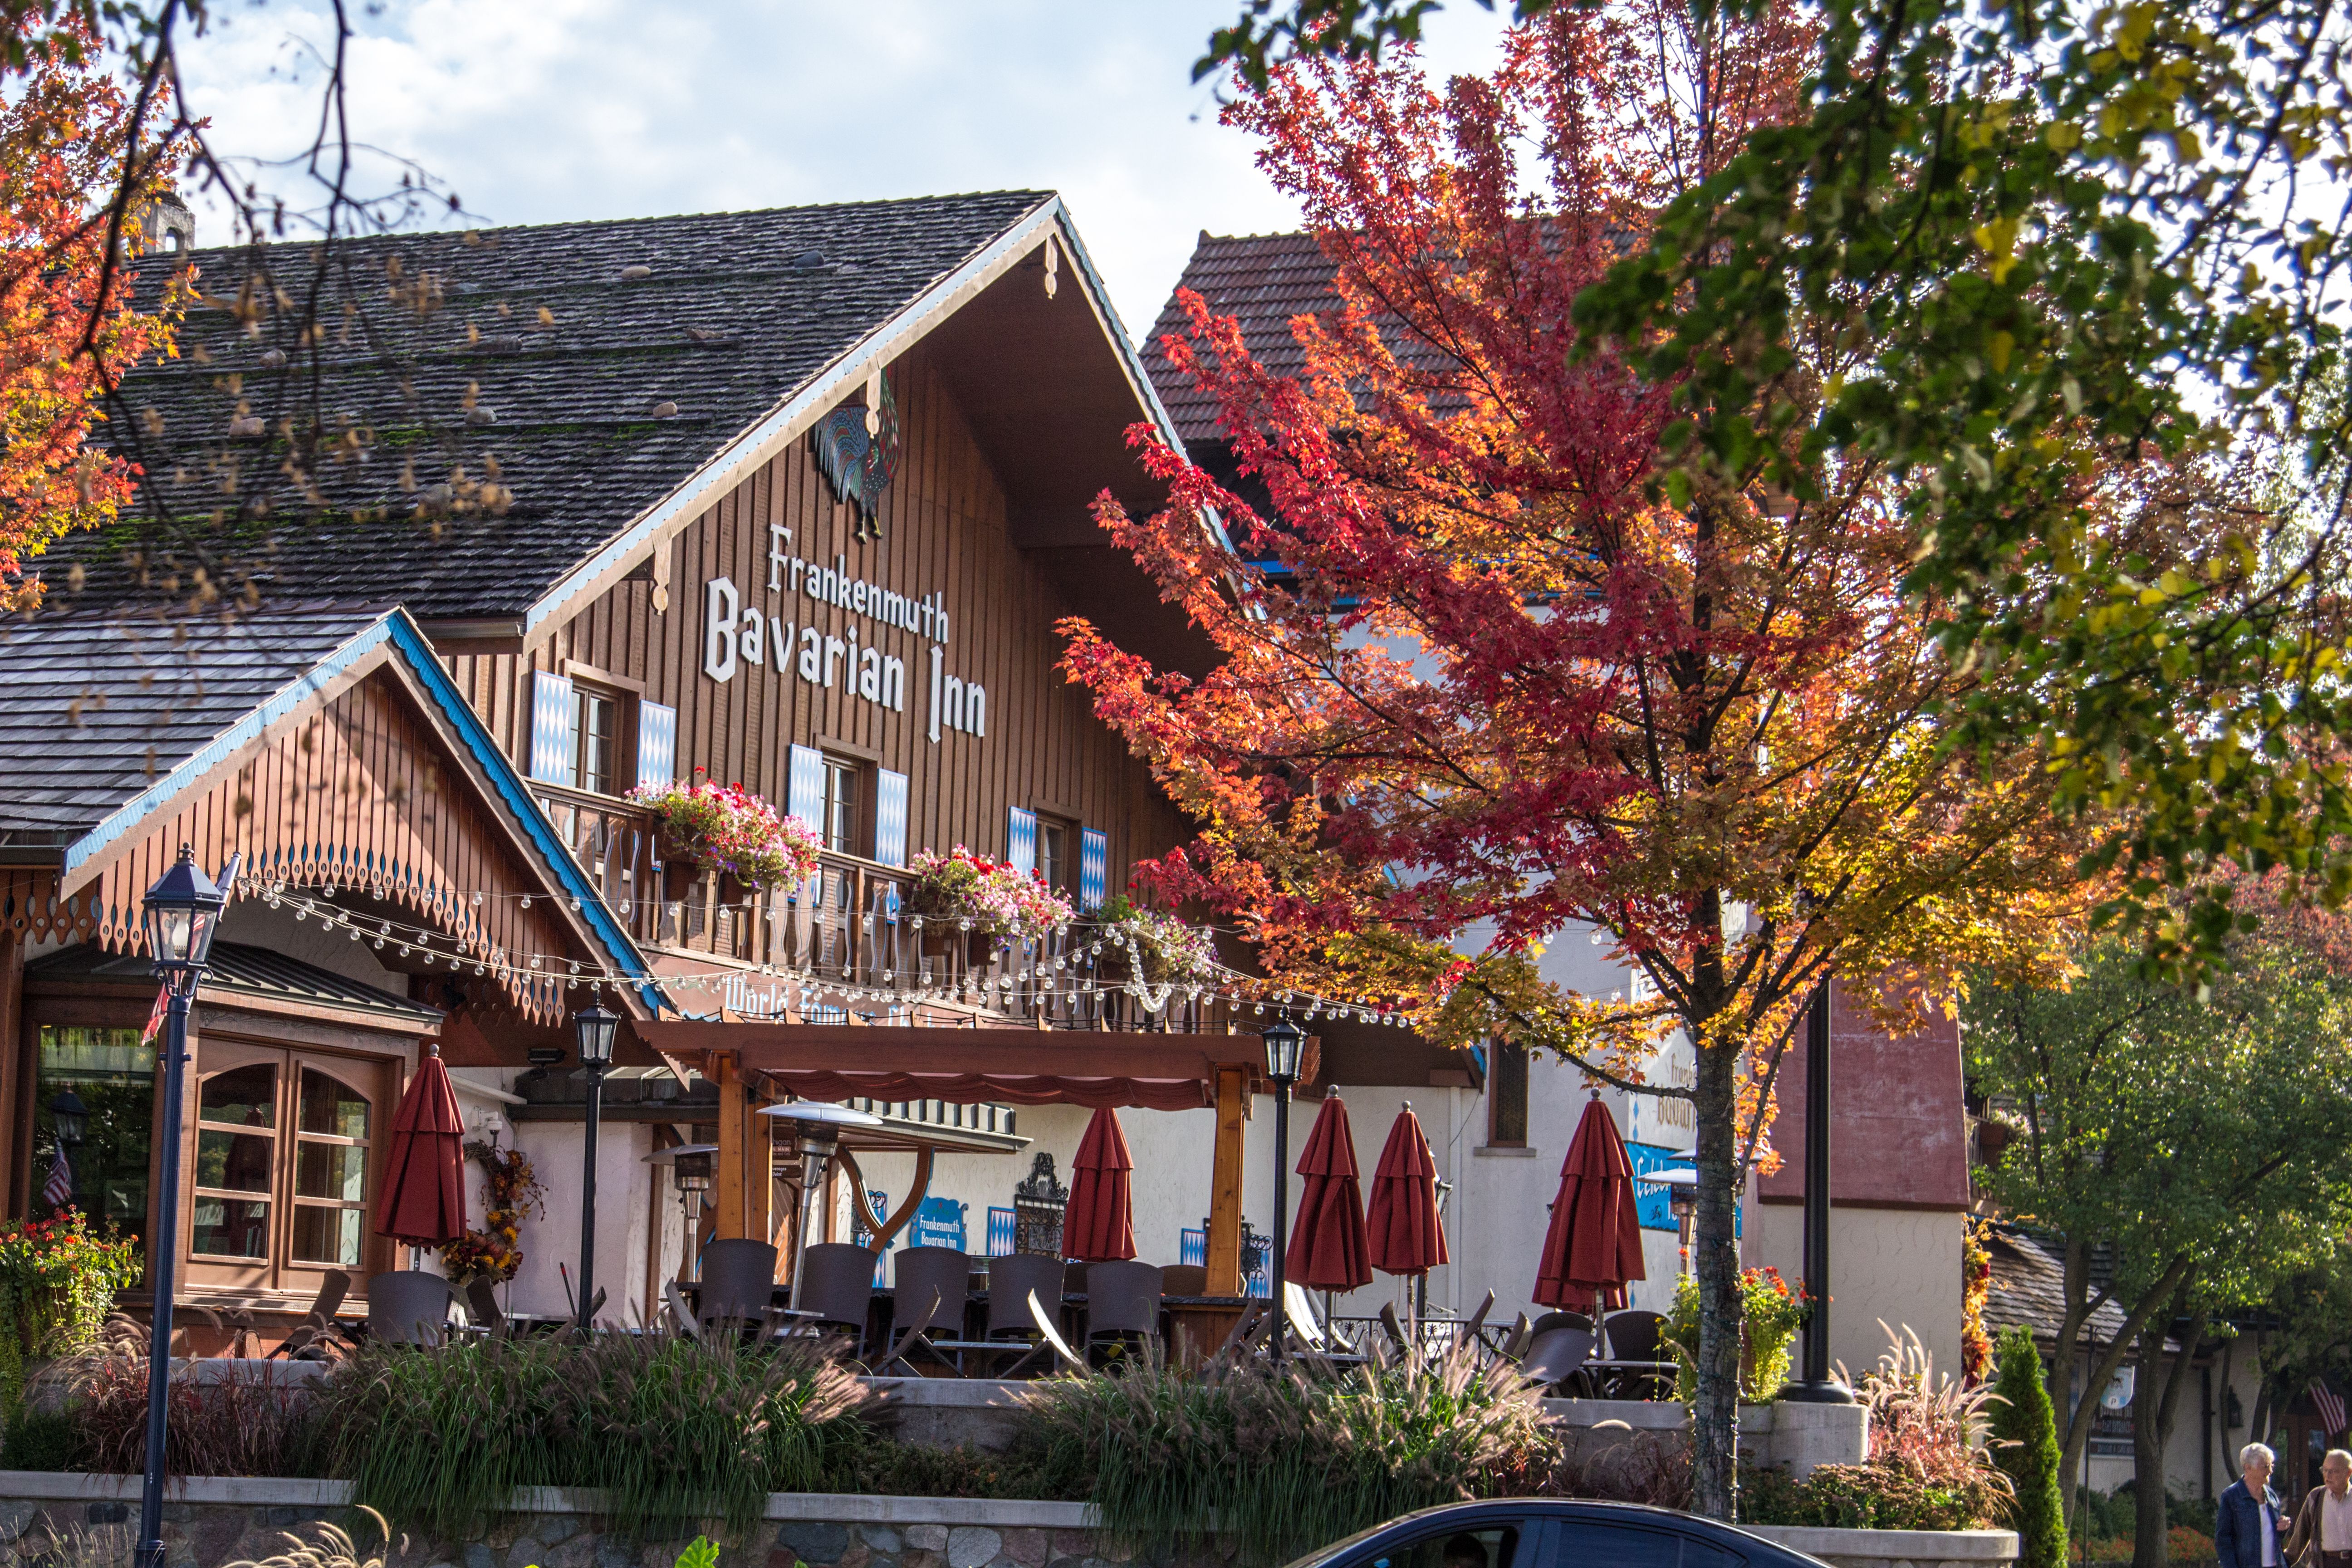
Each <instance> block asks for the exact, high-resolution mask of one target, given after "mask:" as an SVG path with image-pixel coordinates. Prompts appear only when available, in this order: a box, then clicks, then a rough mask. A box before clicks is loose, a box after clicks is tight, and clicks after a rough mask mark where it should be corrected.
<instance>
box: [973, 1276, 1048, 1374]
mask: <svg viewBox="0 0 2352 1568" xmlns="http://www.w3.org/2000/svg"><path fill="white" fill-rule="evenodd" d="M1061 1290H1062V1260H1061V1259H1060V1258H1046V1257H1045V1256H1043V1255H1041V1254H1038V1253H1034V1252H1016V1253H1014V1254H1013V1256H1011V1257H1009V1258H992V1259H991V1260H990V1262H989V1265H988V1341H989V1348H988V1349H987V1350H985V1351H982V1352H980V1353H982V1355H1000V1356H1001V1355H1013V1356H1016V1357H1017V1359H1016V1360H1014V1361H1013V1363H1012V1364H1011V1365H1009V1366H1005V1367H1002V1368H1000V1369H999V1370H998V1371H997V1372H996V1373H995V1375H996V1376H998V1377H1016V1376H1018V1375H1020V1373H1021V1369H1022V1368H1024V1367H1025V1366H1027V1365H1028V1364H1029V1363H1031V1362H1032V1361H1034V1360H1035V1359H1036V1358H1037V1357H1039V1356H1041V1355H1045V1354H1047V1353H1048V1352H1050V1351H1051V1350H1052V1349H1053V1347H1052V1345H1051V1344H1049V1343H1048V1342H1046V1341H1045V1337H1044V1336H1043V1335H1041V1334H1039V1333H1038V1332H1037V1325H1036V1322H1035V1321H1034V1320H1033V1319H1032V1318H1031V1317H1030V1315H1029V1298H1030V1296H1031V1295H1032V1294H1034V1295H1035V1296H1036V1297H1037V1299H1038V1300H1041V1301H1051V1302H1053V1303H1054V1306H1055V1316H1056V1317H1058V1316H1059V1315H1060V1313H1059V1308H1060V1306H1061V1302H1062V1296H1061Z"/></svg>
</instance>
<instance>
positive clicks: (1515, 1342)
mask: <svg viewBox="0 0 2352 1568" xmlns="http://www.w3.org/2000/svg"><path fill="white" fill-rule="evenodd" d="M1527 1353H1528V1315H1527V1314H1526V1313H1525V1312H1521V1313H1520V1314H1519V1315H1518V1316H1517V1317H1516V1318H1514V1319H1512V1320H1511V1331H1510V1332H1509V1333H1507V1334H1506V1335H1504V1336H1503V1354H1504V1356H1505V1357H1506V1358H1507V1359H1508V1360H1511V1361H1517V1360H1518V1359H1519V1358H1520V1357H1521V1356H1523V1355H1525V1354H1527Z"/></svg>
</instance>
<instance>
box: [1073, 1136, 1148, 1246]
mask: <svg viewBox="0 0 2352 1568" xmlns="http://www.w3.org/2000/svg"><path fill="white" fill-rule="evenodd" d="M1134 1169H1135V1159H1134V1157H1133V1156H1132V1155H1130V1154H1129V1153H1128V1152H1127V1134H1126V1133H1124V1132H1122V1131H1119V1126H1118V1111H1116V1110H1112V1109H1111V1108H1110V1107H1109V1106H1108V1105H1106V1106H1104V1107H1102V1108H1101V1109H1100V1110H1097V1111H1096V1112H1095V1114H1094V1120H1093V1121H1089V1122H1087V1135H1086V1136H1085V1137H1084V1138H1082V1139H1080V1140H1078V1157H1077V1158H1076V1159H1075V1160H1073V1161H1071V1162H1070V1204H1069V1206H1068V1207H1067V1208H1066V1209H1064V1210H1063V1211H1062V1256H1063V1257H1065V1258H1076V1259H1077V1260H1078V1261H1079V1262H1081V1263H1109V1262H1113V1261H1116V1260H1117V1259H1119V1258H1132V1257H1134V1256H1135V1189H1134V1184H1133V1181H1132V1179H1131V1178H1130V1176H1129V1172H1131V1171H1133V1170H1134Z"/></svg>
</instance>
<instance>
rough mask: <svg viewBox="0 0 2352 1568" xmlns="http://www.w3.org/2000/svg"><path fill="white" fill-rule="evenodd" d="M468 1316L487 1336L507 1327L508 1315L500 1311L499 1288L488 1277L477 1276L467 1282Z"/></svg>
mask: <svg viewBox="0 0 2352 1568" xmlns="http://www.w3.org/2000/svg"><path fill="white" fill-rule="evenodd" d="M466 1316H467V1319H469V1320H470V1321H472V1323H473V1325H474V1327H476V1328H478V1329H479V1330H481V1331H483V1332H484V1333H486V1334H495V1333H497V1332H498V1331H499V1330H500V1329H502V1328H504V1327H506V1322H507V1315H506V1314H505V1313H504V1312H501V1311H499V1292H498V1287H496V1286H495V1285H493V1284H491V1283H490V1281H489V1279H488V1278H487V1277H486V1276H483V1275H479V1274H477V1275H475V1276H474V1278H472V1279H468V1280H467V1281H466Z"/></svg>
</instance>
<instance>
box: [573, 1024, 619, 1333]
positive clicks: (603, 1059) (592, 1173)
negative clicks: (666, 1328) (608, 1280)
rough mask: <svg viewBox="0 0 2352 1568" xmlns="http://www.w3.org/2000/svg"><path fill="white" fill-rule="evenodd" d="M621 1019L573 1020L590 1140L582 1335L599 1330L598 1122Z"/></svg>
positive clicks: (583, 1198) (583, 1193)
mask: <svg viewBox="0 0 2352 1568" xmlns="http://www.w3.org/2000/svg"><path fill="white" fill-rule="evenodd" d="M620 1027H621V1020H620V1016H619V1015H617V1014H614V1013H608V1012H606V1011H605V1010H604V1008H602V1007H599V1006H597V1005H594V1004H593V1003H592V1004H590V1005H588V1006H586V1007H583V1008H582V1009H581V1010H580V1011H579V1013H577V1014H576V1015H574V1016H573V1017H572V1034H573V1037H574V1038H575V1039H576V1040H577V1041H578V1042H579V1046H580V1070H581V1071H583V1072H584V1073H586V1074H587V1075H588V1136H587V1140H586V1142H585V1143H584V1144H583V1151H582V1154H581V1163H582V1165H583V1169H582V1171H581V1184H580V1331H581V1332H583V1333H589V1332H592V1331H594V1329H595V1327H596V1121H597V1118H598V1116H599V1115H600V1114H601V1113H602V1111H603V1110H604V1069H605V1068H609V1067H611V1066H612V1065H613V1037H614V1035H615V1034H617V1033H618V1032H619V1031H620Z"/></svg>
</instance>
